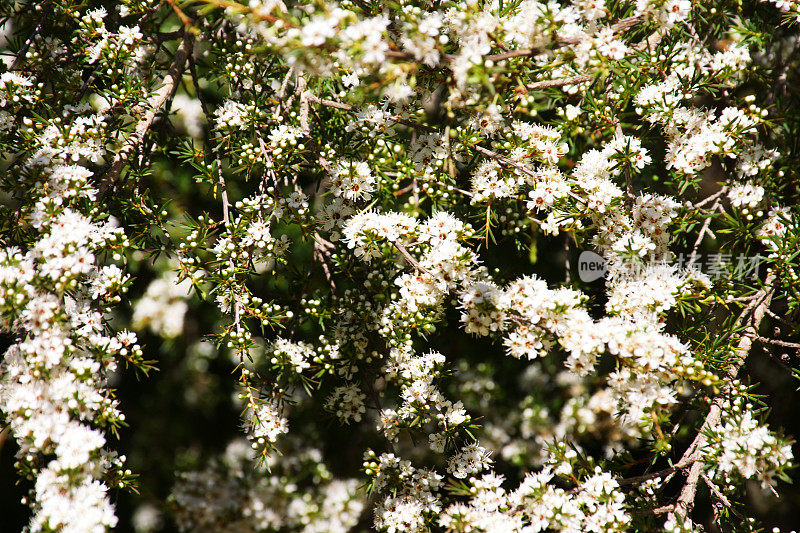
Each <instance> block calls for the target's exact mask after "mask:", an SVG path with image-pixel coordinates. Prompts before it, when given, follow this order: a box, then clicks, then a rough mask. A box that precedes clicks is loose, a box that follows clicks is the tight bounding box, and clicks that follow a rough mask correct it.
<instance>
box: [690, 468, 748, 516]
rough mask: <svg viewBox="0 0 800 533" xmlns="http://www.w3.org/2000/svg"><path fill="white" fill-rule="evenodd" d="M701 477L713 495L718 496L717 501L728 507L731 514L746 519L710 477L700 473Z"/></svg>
mask: <svg viewBox="0 0 800 533" xmlns="http://www.w3.org/2000/svg"><path fill="white" fill-rule="evenodd" d="M701 477H702V478H703V481H705V483H706V486H707V487H708V488H709V489H710V490H711V492H713V493H714V496H716V497H717V498H719V501H721V502H722V504H723V505H724V506H725V507H727V508H728V509H730V511H731V512H732V513H733V514H735V515H736V517H737V518H739V519H740V520H746V519H747V518H746V517H745V516H744V515H742V513H740V512H739V511H737V510H736V508H735V507H734V506H733V504H731V502H730V500H728V498H727V497H725V495H724V494H722V493H721V492H720V490H719V488H718V487H717V485H716V484H715V483H714V482H713V481H711V479H709V477H708V476H707V475H706V474H705V473H703V474H701Z"/></svg>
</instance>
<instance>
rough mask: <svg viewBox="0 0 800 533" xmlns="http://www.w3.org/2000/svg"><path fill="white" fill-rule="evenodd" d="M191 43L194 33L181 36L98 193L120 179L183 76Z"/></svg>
mask: <svg viewBox="0 0 800 533" xmlns="http://www.w3.org/2000/svg"><path fill="white" fill-rule="evenodd" d="M193 45H194V35H193V34H192V33H191V32H186V34H185V35H184V37H183V41H182V42H181V44H180V46H178V49H177V50H176V51H175V57H174V59H173V61H172V65H170V67H169V70H168V71H167V75H166V76H165V77H164V81H163V82H162V84H161V87H159V88H158V89H157V90H156V92H155V93H153V95H152V96H151V97H150V99H149V100H148V101H147V107H146V108H145V110H144V111H143V113H142V114H141V116H140V117H139V120H138V122H137V123H136V127H135V129H134V130H133V133H132V134H131V136H130V137H128V139H127V140H126V141H125V143H124V144H123V145H122V148H120V150H119V152H117V155H116V156H115V157H114V159H113V160H112V161H111V165H110V166H109V169H108V172H107V173H106V175H105V176H104V177H103V179H102V181H101V183H100V186H99V194H100V197H103V196H105V195H106V194H107V193H108V192H109V191H110V190H111V189H113V188H114V187H116V185H117V181H118V180H119V177H120V175H121V174H122V170H123V169H124V168H125V165H126V164H127V163H128V160H129V159H130V157H131V156H132V155H133V153H134V152H135V151H136V149H137V148H138V147H139V145H140V144H141V143H142V140H144V136H145V135H146V134H147V131H148V130H149V129H150V126H151V125H152V124H153V120H155V118H156V115H157V114H158V113H159V112H160V111H161V109H162V108H163V107H164V104H166V102H167V101H168V100H169V98H170V97H171V96H172V93H173V91H175V89H176V88H177V86H178V84H179V83H180V81H181V77H182V76H183V71H184V68H185V67H186V61H187V59H188V58H189V55H190V54H191V53H192V47H193Z"/></svg>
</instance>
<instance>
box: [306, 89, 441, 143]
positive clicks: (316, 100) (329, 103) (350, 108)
mask: <svg viewBox="0 0 800 533" xmlns="http://www.w3.org/2000/svg"><path fill="white" fill-rule="evenodd" d="M303 99H305V100H306V101H308V102H311V103H312V104H318V105H321V106H325V107H331V108H333V109H339V110H341V111H347V112H348V113H358V112H359V111H361V110H360V109H359V108H357V107H356V106H354V105H350V104H345V103H343V102H336V101H334V100H327V99H325V98H320V97H318V96H316V95H315V94H313V93H310V92H305V93H303ZM389 120H391V121H392V122H396V123H397V124H403V125H404V126H409V127H411V128H418V129H421V130H423V131H427V132H429V133H430V132H435V131H439V130H437V129H436V128H433V127H431V126H428V125H427V124H422V123H421V122H415V121H413V120H408V119H405V118H401V117H389Z"/></svg>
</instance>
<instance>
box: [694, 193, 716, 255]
mask: <svg viewBox="0 0 800 533" xmlns="http://www.w3.org/2000/svg"><path fill="white" fill-rule="evenodd" d="M719 204H720V198H717V199H716V200H714V204H713V205H712V206H711V213H710V214H709V215H708V216H707V217H706V219H705V221H704V222H703V225H702V226H701V227H700V233H698V234H697V240H696V241H694V246H693V247H692V253H691V254H690V255H689V260H688V261H687V264H689V265H691V264H692V263H694V260H695V259H697V251H698V250H699V249H700V244H701V243H702V242H703V237H705V236H706V233H710V231H709V229H708V228H709V226H710V225H711V218H712V217H713V216H714V213H715V212H716V211H717V209H719Z"/></svg>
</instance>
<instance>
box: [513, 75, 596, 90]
mask: <svg viewBox="0 0 800 533" xmlns="http://www.w3.org/2000/svg"><path fill="white" fill-rule="evenodd" d="M593 77H594V75H593V74H581V75H580V76H571V77H569V78H559V79H555V80H544V81H537V82H534V83H529V84H527V85H526V86H525V88H526V89H528V90H530V91H536V90H539V89H549V88H550V87H563V86H565V85H577V84H579V83H583V82H586V81H589V80H591V79H592V78H593Z"/></svg>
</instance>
